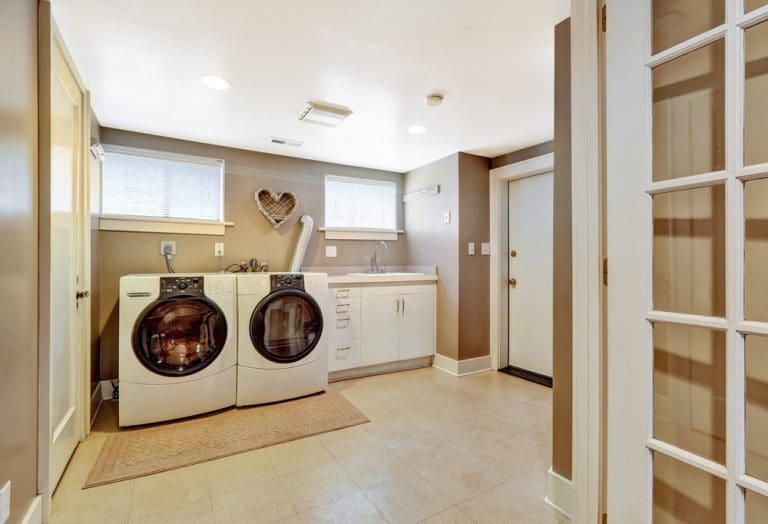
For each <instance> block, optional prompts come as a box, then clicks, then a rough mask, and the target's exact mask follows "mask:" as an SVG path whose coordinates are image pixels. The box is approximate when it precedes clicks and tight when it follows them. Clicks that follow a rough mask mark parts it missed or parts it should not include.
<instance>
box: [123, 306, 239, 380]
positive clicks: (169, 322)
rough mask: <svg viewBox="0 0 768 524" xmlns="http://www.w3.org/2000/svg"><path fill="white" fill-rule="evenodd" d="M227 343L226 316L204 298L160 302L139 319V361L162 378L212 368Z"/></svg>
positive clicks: (136, 330) (135, 338)
mask: <svg viewBox="0 0 768 524" xmlns="http://www.w3.org/2000/svg"><path fill="white" fill-rule="evenodd" d="M226 340H227V321H226V319H225V318H224V313H223V312H222V311H221V309H220V308H219V307H218V306H217V305H216V304H215V303H213V302H212V301H210V300H208V299H206V298H201V297H172V298H167V299H162V300H158V301H156V302H154V303H152V304H150V305H149V307H147V308H146V309H145V310H144V312H143V313H142V314H141V315H140V316H139V319H138V321H137V322H136V325H135V327H134V331H133V350H134V352H135V353H136V356H137V357H138V359H139V361H140V362H141V363H142V364H144V366H146V367H147V368H148V369H149V370H151V371H154V372H155V373H158V374H160V375H166V376H184V375H191V374H193V373H196V372H198V371H200V370H202V369H204V368H206V367H207V366H209V365H210V364H211V363H212V362H213V361H214V360H215V359H216V357H217V356H218V355H219V353H221V350H222V349H223V348H224V343H225V342H226Z"/></svg>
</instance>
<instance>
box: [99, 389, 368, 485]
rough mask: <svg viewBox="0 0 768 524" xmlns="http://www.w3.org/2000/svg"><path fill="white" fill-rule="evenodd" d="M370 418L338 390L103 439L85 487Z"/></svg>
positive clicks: (302, 436)
mask: <svg viewBox="0 0 768 524" xmlns="http://www.w3.org/2000/svg"><path fill="white" fill-rule="evenodd" d="M364 422H369V420H368V418H367V417H366V416H365V415H363V414H362V413H361V412H360V411H359V410H358V409H357V408H356V407H355V406H353V405H352V404H350V403H349V401H348V400H347V399H346V398H344V397H343V396H342V395H340V394H339V393H324V394H321V395H315V396H312V397H306V398H301V399H298V400H291V401H288V402H282V403H280V404H270V405H267V406H257V407H252V408H241V409H231V410H227V411H223V412H219V413H215V414H212V415H208V416H203V417H198V418H194V419H187V420H183V421H179V422H171V423H167V424H163V425H159V426H152V427H145V428H139V429H129V430H122V431H120V432H118V433H116V434H115V435H113V436H110V437H108V438H107V441H106V442H105V443H104V447H103V448H102V449H101V454H100V455H99V458H98V459H96V464H95V465H94V466H93V469H92V470H91V473H90V475H88V480H86V482H85V486H84V487H86V488H90V487H93V486H99V485H102V484H109V483H111V482H118V481H120V480H127V479H132V478H136V477H143V476H145V475H151V474H152V473H159V472H161V471H167V470H169V469H176V468H181V467H184V466H190V465H192V464H197V463H200V462H206V461H208V460H213V459H217V458H221V457H226V456H229V455H234V454H235V453H242V452H244V451H249V450H252V449H257V448H263V447H265V446H271V445H273V444H279V443H281V442H288V441H290V440H296V439H300V438H304V437H310V436H312V435H318V434H320V433H326V432H328V431H333V430H336V429H342V428H346V427H349V426H356V425H358V424H362V423H364Z"/></svg>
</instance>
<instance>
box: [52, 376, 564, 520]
mask: <svg viewBox="0 0 768 524" xmlns="http://www.w3.org/2000/svg"><path fill="white" fill-rule="evenodd" d="M331 388H332V389H334V390H337V391H341V392H342V393H343V394H344V395H345V396H346V397H347V398H348V399H349V400H350V401H351V402H352V403H353V404H355V405H356V406H357V407H358V408H359V409H360V410H361V411H363V412H364V413H365V414H366V415H367V416H368V417H369V418H370V419H371V422H370V423H368V424H363V425H360V426H355V427H352V428H347V429H343V430H340V431H335V432H332V433H326V434H324V435H319V436H316V437H310V438H306V439H302V440H298V441H294V442H289V443H286V444H279V445H277V446H272V447H269V448H265V449H260V450H256V451H251V452H248V453H243V454H240V455H235V456H232V457H227V458H223V459H219V460H215V461H212V462H207V463H205V464H198V465H195V466H190V467H186V468H182V469H177V470H174V471H168V472H165V473H160V474H157V475H151V476H148V477H142V478H139V479H135V480H128V481H124V482H118V483H115V484H111V485H107V486H101V487H96V488H91V489H87V490H83V489H81V486H82V485H83V482H84V481H85V478H86V476H87V475H88V472H89V471H90V468H91V466H92V465H93V463H94V462H95V460H96V457H97V455H98V453H99V450H100V449H101V446H102V444H103V443H104V440H105V439H106V438H107V437H108V436H109V434H110V433H111V432H114V431H117V420H116V408H115V405H114V403H111V402H110V403H108V404H106V405H105V407H104V408H103V411H102V413H100V415H99V417H98V420H97V424H96V427H95V428H94V431H93V433H92V434H91V436H90V437H88V439H87V440H86V441H85V442H83V443H82V444H80V446H79V447H78V449H77V451H76V452H75V456H74V457H73V459H72V462H71V463H70V465H69V467H68V469H67V471H66V473H65V475H64V478H63V479H62V482H61V484H60V486H59V488H58V489H57V491H56V493H55V495H54V499H53V508H52V515H51V522H52V523H69V522H72V523H83V524H85V523H126V522H131V523H133V522H136V523H139V522H142V523H174V522H178V523H239V522H248V523H250V522H254V523H255V522H285V523H305V522H349V523H368V522H371V523H373V522H394V523H401V522H402V523H410V522H428V523H451V522H453V523H459V522H461V523H472V522H479V523H484V522H499V523H518V522H519V523H536V524H540V523H550V522H551V523H559V522H563V521H565V519H564V518H563V517H562V516H561V515H559V514H558V513H556V512H554V511H552V510H550V509H549V508H548V507H546V506H545V505H544V504H543V502H542V499H543V498H544V493H545V481H546V471H547V469H548V468H549V466H550V460H551V441H552V439H551V417H552V409H551V404H552V395H551V390H549V389H547V388H544V387H541V386H538V385H535V384H531V383H529V382H525V381H522V380H519V379H516V378H513V377H510V376H508V375H503V374H501V373H491V372H489V373H481V374H477V375H472V376H468V377H462V378H455V377H451V376H450V375H446V374H445V373H443V372H441V371H437V370H435V369H432V368H427V369H420V370H415V371H408V372H403V373H393V374H389V375H380V376H376V377H368V378H363V379H358V380H351V381H347V382H339V383H335V384H332V385H331Z"/></svg>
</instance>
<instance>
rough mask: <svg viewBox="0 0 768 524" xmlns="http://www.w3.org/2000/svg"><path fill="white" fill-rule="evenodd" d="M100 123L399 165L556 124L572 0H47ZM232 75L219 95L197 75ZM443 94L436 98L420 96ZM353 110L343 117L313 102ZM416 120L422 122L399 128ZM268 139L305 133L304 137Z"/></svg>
mask: <svg viewBox="0 0 768 524" xmlns="http://www.w3.org/2000/svg"><path fill="white" fill-rule="evenodd" d="M53 6H54V7H53V9H54V17H55V19H56V21H57V23H58V25H59V28H60V30H61V33H62V34H63V36H64V39H65V41H66V43H67V45H68V46H69V49H70V52H71V53H72V55H73V57H74V60H75V62H76V64H77V66H78V68H79V70H80V73H81V74H82V76H83V78H84V80H85V82H86V84H87V86H88V88H89V89H90V90H91V95H92V103H93V108H94V110H95V112H96V115H97V116H98V118H99V120H100V122H101V124H102V125H103V126H106V127H115V128H120V129H128V130H132V131H139V132H144V133H151V134H157V135H163V136H170V137H175V138H181V139H187V140H195V141H200V142H208V143H212V144H220V145H226V146H231V147H238V148H243V149H252V150H256V151H265V152H270V153H276V154H282V155H291V156H299V157H303V158H311V159H316V160H324V161H329V162H338V163H342V164H350V165H357V166H364V167H373V168H379V169H387V170H393V171H408V170H411V169H413V168H415V167H418V166H421V165H423V164H426V163H428V162H431V161H433V160H435V159H437V158H441V157H443V156H445V155H448V154H451V153H454V152H456V151H466V152H470V153H475V154H479V155H484V156H496V155H498V154H502V153H506V152H509V151H513V150H516V149H520V148H522V147H526V146H529V145H533V144H537V143H540V142H543V141H546V140H550V139H551V138H552V136H553V118H554V104H553V90H554V78H553V76H554V43H553V40H554V30H553V28H554V25H555V24H556V23H558V22H559V21H561V20H563V19H564V18H566V17H567V16H568V15H569V9H570V1H569V0H537V1H531V0H472V1H468V0H322V1H320V0H293V1H276V0H219V1H216V0H130V1H125V0H54V4H53ZM205 74H218V75H221V76H223V77H225V78H227V79H228V80H230V81H231V82H232V87H231V88H230V89H229V90H228V91H224V92H218V91H212V90H209V89H208V88H205V87H203V86H201V85H200V83H199V82H198V78H199V77H200V76H202V75H205ZM433 91H438V92H442V93H444V94H445V102H444V103H443V104H442V105H441V106H440V107H437V108H434V107H429V106H427V105H426V104H425V103H424V97H425V96H426V95H427V94H428V93H430V92H433ZM309 99H314V100H321V101H327V102H331V103H334V104H341V105H346V106H348V107H350V108H351V109H352V110H353V111H354V114H353V115H352V116H350V117H349V118H348V119H347V120H346V121H345V122H344V123H342V124H341V125H340V126H339V127H337V128H323V127H318V126H314V125H310V124H306V123H301V122H299V121H298V120H297V114H298V113H299V111H300V110H301V109H302V107H303V106H304V103H305V102H306V101H307V100H309ZM414 124H421V125H424V126H425V127H426V128H427V132H426V133H425V134H423V135H420V136H412V135H409V134H408V133H407V132H406V129H407V128H408V127H409V126H411V125H414ZM270 136H277V137H282V138H291V139H298V140H301V141H303V142H305V144H304V146H302V147H301V148H299V149H293V148H289V147H285V146H276V145H272V144H269V143H267V139H268V137H270Z"/></svg>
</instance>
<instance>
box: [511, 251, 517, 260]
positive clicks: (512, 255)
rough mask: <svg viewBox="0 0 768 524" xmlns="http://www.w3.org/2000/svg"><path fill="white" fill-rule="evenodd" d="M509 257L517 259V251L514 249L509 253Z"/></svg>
mask: <svg viewBox="0 0 768 524" xmlns="http://www.w3.org/2000/svg"><path fill="white" fill-rule="evenodd" d="M509 256H511V257H512V258H515V257H516V256H517V251H515V250H514V249H513V250H512V251H510V252H509Z"/></svg>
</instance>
